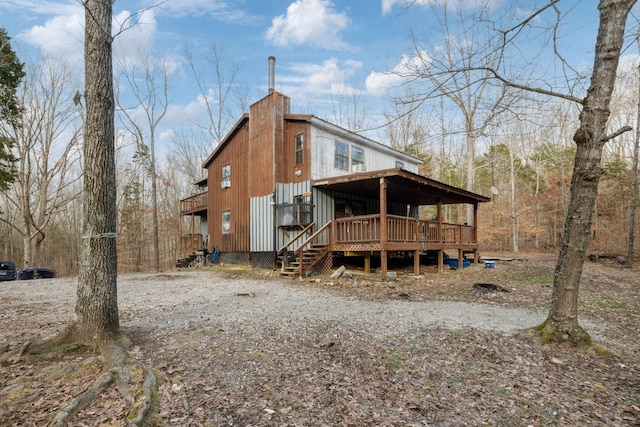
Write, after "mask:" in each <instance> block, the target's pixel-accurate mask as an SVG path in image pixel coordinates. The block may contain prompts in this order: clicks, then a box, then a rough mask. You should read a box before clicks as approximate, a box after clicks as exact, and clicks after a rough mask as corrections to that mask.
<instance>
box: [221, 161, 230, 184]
mask: <svg viewBox="0 0 640 427" xmlns="http://www.w3.org/2000/svg"><path fill="white" fill-rule="evenodd" d="M229 187H231V165H225V166H223V167H222V188H229Z"/></svg>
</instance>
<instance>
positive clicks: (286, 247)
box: [276, 222, 316, 255]
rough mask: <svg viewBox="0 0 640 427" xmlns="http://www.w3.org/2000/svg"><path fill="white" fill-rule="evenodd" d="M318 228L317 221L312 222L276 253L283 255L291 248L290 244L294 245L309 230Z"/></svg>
mask: <svg viewBox="0 0 640 427" xmlns="http://www.w3.org/2000/svg"><path fill="white" fill-rule="evenodd" d="M315 228H316V223H315V222H312V223H311V224H309V225H307V226H306V227H305V228H303V229H302V230H301V231H300V233H298V235H297V236H296V237H294V238H293V239H291V240H289V242H287V243H285V244H284V245H283V246H282V247H281V248H280V249H278V252H277V253H276V255H281V254H282V253H283V252H284V251H285V250H287V251H288V250H289V246H291V245H293V244H294V243H295V242H297V241H298V240H299V239H300V237H302V236H304V235H305V233H307V232H308V231H309V229H311V230H313V229H315Z"/></svg>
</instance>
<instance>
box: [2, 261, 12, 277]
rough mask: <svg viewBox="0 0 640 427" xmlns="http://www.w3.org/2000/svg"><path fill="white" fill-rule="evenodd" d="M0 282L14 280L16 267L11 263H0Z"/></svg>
mask: <svg viewBox="0 0 640 427" xmlns="http://www.w3.org/2000/svg"><path fill="white" fill-rule="evenodd" d="M0 280H16V265H15V264H14V263H13V262H12V261H0Z"/></svg>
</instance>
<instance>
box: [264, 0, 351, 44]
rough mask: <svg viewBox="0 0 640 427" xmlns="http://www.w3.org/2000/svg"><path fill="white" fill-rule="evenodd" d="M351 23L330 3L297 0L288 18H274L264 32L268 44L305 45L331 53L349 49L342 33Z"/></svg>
mask: <svg viewBox="0 0 640 427" xmlns="http://www.w3.org/2000/svg"><path fill="white" fill-rule="evenodd" d="M350 24H351V20H350V19H349V17H347V15H346V14H345V13H338V12H337V11H336V10H335V9H334V8H333V3H331V1H329V0H296V1H295V2H293V3H291V4H290V5H289V7H288V8H287V13H286V14H285V15H279V16H276V17H275V18H273V20H272V23H271V27H270V28H269V29H268V30H267V32H266V33H265V38H266V39H267V41H269V42H271V43H273V44H274V45H276V46H281V47H289V46H298V45H302V44H309V45H311V46H315V47H320V48H323V49H332V50H348V49H349V45H348V44H347V43H345V42H344V41H343V40H342V38H341V37H340V32H341V31H342V30H344V29H345V28H347V27H348V26H349V25H350Z"/></svg>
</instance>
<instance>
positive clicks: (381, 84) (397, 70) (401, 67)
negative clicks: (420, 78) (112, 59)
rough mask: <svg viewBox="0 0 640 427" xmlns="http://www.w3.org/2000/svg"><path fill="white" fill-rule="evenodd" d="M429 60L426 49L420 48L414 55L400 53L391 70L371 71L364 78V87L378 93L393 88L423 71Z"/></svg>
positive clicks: (370, 91)
mask: <svg viewBox="0 0 640 427" xmlns="http://www.w3.org/2000/svg"><path fill="white" fill-rule="evenodd" d="M430 62H431V57H430V56H429V54H428V53H427V51H425V50H422V49H421V50H419V51H418V53H417V54H416V55H414V56H408V55H402V58H401V59H400V61H399V62H398V64H397V65H396V66H395V67H394V68H393V70H391V71H383V72H378V71H373V72H371V73H370V74H369V75H368V76H367V78H366V80H365V87H366V88H367V91H368V92H369V93H372V94H380V93H383V92H386V91H388V90H391V89H394V88H396V87H398V86H400V85H402V84H403V83H404V82H407V81H408V80H410V79H412V78H415V76H416V75H418V74H420V73H421V72H424V70H425V68H427V67H428V66H429V63H430Z"/></svg>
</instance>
